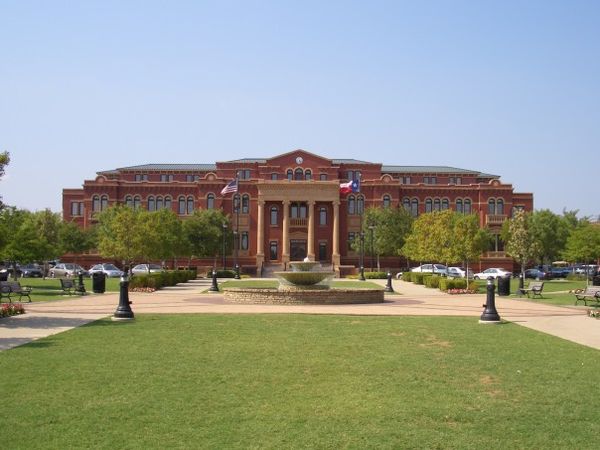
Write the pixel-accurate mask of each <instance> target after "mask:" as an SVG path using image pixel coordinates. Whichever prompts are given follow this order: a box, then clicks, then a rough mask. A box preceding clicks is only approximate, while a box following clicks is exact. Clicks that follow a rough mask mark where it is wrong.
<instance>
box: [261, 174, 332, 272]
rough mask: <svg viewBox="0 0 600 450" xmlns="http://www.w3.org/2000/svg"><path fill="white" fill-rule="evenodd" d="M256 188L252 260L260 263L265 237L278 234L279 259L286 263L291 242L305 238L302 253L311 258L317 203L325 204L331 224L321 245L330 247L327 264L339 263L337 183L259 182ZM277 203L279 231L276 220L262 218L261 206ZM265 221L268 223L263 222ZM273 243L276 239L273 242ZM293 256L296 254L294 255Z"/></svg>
mask: <svg viewBox="0 0 600 450" xmlns="http://www.w3.org/2000/svg"><path fill="white" fill-rule="evenodd" d="M257 189H258V199H257V202H258V215H257V227H256V228H257V237H256V243H257V252H256V263H257V265H258V266H261V265H262V264H263V263H264V261H265V238H266V239H267V240H270V239H271V238H276V237H279V236H281V258H280V261H281V262H282V263H284V264H287V263H288V262H290V260H292V256H295V255H292V254H291V252H290V245H291V241H292V240H295V241H302V240H304V238H305V239H306V256H307V257H308V259H309V260H311V261H314V260H315V242H316V239H315V227H316V218H315V216H316V213H315V206H316V205H317V204H319V205H322V204H329V205H330V206H331V210H332V213H333V214H332V226H331V227H329V228H328V229H327V230H330V232H328V235H327V238H326V240H325V241H324V242H322V243H323V244H325V245H326V244H327V243H329V247H330V248H331V263H332V264H333V266H334V267H337V266H339V264H340V249H339V242H340V238H339V232H340V231H339V223H340V220H339V205H340V194H339V183H337V182H335V181H334V182H332V181H310V182H305V183H302V184H301V185H299V184H297V183H293V182H290V181H287V180H282V181H267V180H263V181H259V182H258V183H257ZM267 203H268V204H270V205H273V204H275V205H281V210H282V212H283V214H282V220H281V230H280V232H279V230H277V229H276V228H277V225H278V221H275V222H276V223H273V220H272V219H271V220H269V221H266V220H265V215H266V214H267V211H265V205H266V204H267ZM267 223H269V226H266V224H267ZM274 242H277V241H274ZM320 244H321V243H320ZM296 257H297V255H296Z"/></svg>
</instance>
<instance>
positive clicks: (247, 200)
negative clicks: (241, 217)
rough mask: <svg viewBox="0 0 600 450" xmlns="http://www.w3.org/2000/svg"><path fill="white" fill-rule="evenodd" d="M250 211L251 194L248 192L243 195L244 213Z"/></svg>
mask: <svg viewBox="0 0 600 450" xmlns="http://www.w3.org/2000/svg"><path fill="white" fill-rule="evenodd" d="M249 212H250V196H249V195H248V194H244V195H242V214H248V213H249Z"/></svg>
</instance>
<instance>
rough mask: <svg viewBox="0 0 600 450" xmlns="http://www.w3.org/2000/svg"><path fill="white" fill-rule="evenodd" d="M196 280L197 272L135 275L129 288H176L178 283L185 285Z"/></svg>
mask: <svg viewBox="0 0 600 450" xmlns="http://www.w3.org/2000/svg"><path fill="white" fill-rule="evenodd" d="M195 278H196V271H195V270H168V271H164V272H158V273H151V274H147V275H135V276H133V277H131V280H130V282H129V288H130V289H137V288H151V289H160V288H162V287H165V286H175V285H176V284H178V283H185V282H186V281H188V280H191V279H195Z"/></svg>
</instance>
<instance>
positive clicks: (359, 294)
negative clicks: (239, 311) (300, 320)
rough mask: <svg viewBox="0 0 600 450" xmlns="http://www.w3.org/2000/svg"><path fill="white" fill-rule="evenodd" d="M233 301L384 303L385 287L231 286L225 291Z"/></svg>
mask: <svg viewBox="0 0 600 450" xmlns="http://www.w3.org/2000/svg"><path fill="white" fill-rule="evenodd" d="M223 296H224V297H225V300H227V301H229V302H232V303H245V304H264V305H352V304H361V303H383V301H384V300H383V296H384V292H383V289H314V286H312V289H290V290H288V289H284V290H277V289H249V288H229V289H225V290H224V291H223Z"/></svg>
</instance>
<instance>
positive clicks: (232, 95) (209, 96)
mask: <svg viewBox="0 0 600 450" xmlns="http://www.w3.org/2000/svg"><path fill="white" fill-rule="evenodd" d="M599 24H600V2H598V1H567V0H565V1H525V2H524V1H514V2H513V1H502V2H500V1H428V2H415V1H410V2H401V1H389V2H383V1H368V2H366V1H360V2H352V1H326V2H325V1H302V2H284V1H279V2H274V1H273V2H268V1H239V2H238V1H172V2H166V1H160V2H158V1H107V0H104V1H82V2H73V1H68V2H67V1H64V2H62V1H27V0H14V1H11V0H1V1H0V49H1V51H0V151H4V150H8V151H9V152H10V153H11V157H12V162H11V164H10V165H9V166H8V167H7V174H6V175H5V177H4V178H3V179H2V181H0V195H2V196H3V198H4V201H5V203H8V204H11V205H16V206H18V207H20V208H27V209H30V210H38V209H43V208H50V209H52V210H53V211H60V210H61V192H62V188H64V187H75V188H77V187H80V186H81V185H82V183H83V180H84V179H93V178H94V177H95V174H96V172H97V171H101V170H108V169H114V168H117V167H123V166H128V165H137V164H146V163H213V162H214V161H216V160H220V161H222V160H229V159H237V158H243V157H270V156H274V155H277V154H280V153H285V152H288V151H291V150H294V149H297V148H303V149H305V150H308V151H310V152H313V153H317V154H320V155H323V156H326V157H331V158H356V159H366V160H369V161H379V162H382V163H384V164H390V165H392V164H393V165H449V166H456V167H460V168H465V169H473V170H480V171H482V172H487V173H494V174H499V175H501V176H502V180H503V181H504V182H507V183H512V184H513V185H514V186H515V188H516V190H517V191H519V192H533V193H534V199H535V207H536V209H541V208H549V209H551V210H553V211H555V212H557V213H560V212H562V210H563V208H567V209H569V210H571V209H578V210H579V211H580V215H590V216H591V215H593V216H596V215H598V214H600V201H599V200H598V198H599V192H600V189H599V187H598V178H599V173H600V165H599V164H598V160H599V158H598V147H599V144H600V85H599V83H600V25H599Z"/></svg>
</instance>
